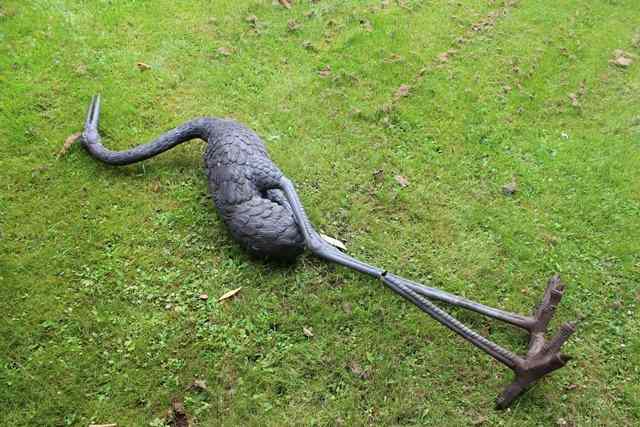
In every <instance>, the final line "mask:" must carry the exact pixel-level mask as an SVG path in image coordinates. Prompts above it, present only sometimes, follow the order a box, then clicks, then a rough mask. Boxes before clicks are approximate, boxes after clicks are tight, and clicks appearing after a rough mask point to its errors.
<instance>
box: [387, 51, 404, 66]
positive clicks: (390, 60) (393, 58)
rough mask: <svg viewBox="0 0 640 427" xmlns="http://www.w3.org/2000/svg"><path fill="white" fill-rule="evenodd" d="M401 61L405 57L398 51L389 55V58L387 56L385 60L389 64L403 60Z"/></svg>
mask: <svg viewBox="0 0 640 427" xmlns="http://www.w3.org/2000/svg"><path fill="white" fill-rule="evenodd" d="M401 61H404V58H403V57H402V56H400V55H398V54H397V53H393V54H391V56H389V57H388V58H385V60H384V62H386V63H387V64H393V63H395V62H401Z"/></svg>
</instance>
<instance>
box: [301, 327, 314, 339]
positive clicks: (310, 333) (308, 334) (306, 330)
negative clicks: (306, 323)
mask: <svg viewBox="0 0 640 427" xmlns="http://www.w3.org/2000/svg"><path fill="white" fill-rule="evenodd" d="M302 333H303V334H304V335H305V336H306V337H307V338H313V330H312V329H311V328H307V327H302Z"/></svg>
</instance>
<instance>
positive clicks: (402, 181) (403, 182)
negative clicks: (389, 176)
mask: <svg viewBox="0 0 640 427" xmlns="http://www.w3.org/2000/svg"><path fill="white" fill-rule="evenodd" d="M393 178H394V179H395V180H396V182H397V183H398V184H400V187H402V188H404V187H406V186H408V185H409V180H408V179H407V177H406V176H402V175H396V176H394V177H393Z"/></svg>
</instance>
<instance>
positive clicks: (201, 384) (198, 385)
mask: <svg viewBox="0 0 640 427" xmlns="http://www.w3.org/2000/svg"><path fill="white" fill-rule="evenodd" d="M188 389H189V390H193V391H196V392H202V391H209V388H208V387H207V382H206V381H205V380H195V381H193V382H192V383H191V385H190V386H189V387H188Z"/></svg>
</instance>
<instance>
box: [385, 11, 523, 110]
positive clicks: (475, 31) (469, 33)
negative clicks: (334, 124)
mask: <svg viewBox="0 0 640 427" xmlns="http://www.w3.org/2000/svg"><path fill="white" fill-rule="evenodd" d="M519 3H520V0H505V1H504V2H503V5H502V6H501V7H499V8H498V9H495V10H492V11H491V12H489V13H487V14H486V15H485V16H484V17H482V19H480V20H478V21H475V22H474V23H472V24H471V25H470V26H469V27H468V28H467V30H466V31H465V32H464V33H463V34H462V35H460V36H458V37H456V39H455V40H454V41H453V42H452V44H451V47H450V48H449V49H447V50H446V51H444V52H441V53H439V54H438V55H436V56H435V57H433V58H431V59H430V60H429V61H427V62H426V63H425V65H424V66H423V67H422V68H421V69H420V70H419V71H418V73H417V74H416V75H414V76H413V77H412V79H411V80H410V81H409V83H403V84H401V85H400V87H399V88H398V89H397V90H396V91H395V92H394V94H393V95H392V96H391V97H390V98H389V100H388V101H387V102H386V103H384V104H383V105H382V106H381V107H380V108H379V109H378V111H377V114H376V115H377V116H381V115H388V114H390V113H391V112H393V111H394V110H395V109H396V108H397V106H398V104H399V103H400V101H401V100H402V99H403V98H406V97H408V96H410V94H411V90H415V88H417V87H418V86H419V85H420V83H421V82H422V81H423V80H424V78H425V76H426V75H428V74H431V73H433V72H435V71H438V70H442V69H446V68H447V65H448V64H449V63H450V60H451V59H452V58H454V57H455V56H456V55H457V54H458V53H459V52H460V51H461V50H462V49H463V48H464V47H466V46H468V45H470V44H472V43H473V42H475V41H476V40H477V39H478V37H479V36H480V35H482V34H486V33H487V32H489V31H491V30H492V29H493V28H494V27H495V26H496V25H497V23H498V21H499V20H500V19H502V18H504V17H506V16H507V15H508V14H509V12H510V11H511V10H512V9H513V8H514V7H516V6H517V5H518V4H519Z"/></svg>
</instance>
